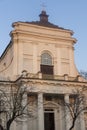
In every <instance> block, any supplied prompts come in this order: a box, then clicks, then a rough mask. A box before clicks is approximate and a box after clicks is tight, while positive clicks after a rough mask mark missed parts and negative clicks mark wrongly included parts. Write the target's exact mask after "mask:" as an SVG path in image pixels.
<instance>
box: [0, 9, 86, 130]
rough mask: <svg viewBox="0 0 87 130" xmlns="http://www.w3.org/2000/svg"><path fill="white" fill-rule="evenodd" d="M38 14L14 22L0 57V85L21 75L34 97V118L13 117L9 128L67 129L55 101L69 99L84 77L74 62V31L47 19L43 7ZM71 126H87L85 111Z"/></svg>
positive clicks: (63, 111)
mask: <svg viewBox="0 0 87 130" xmlns="http://www.w3.org/2000/svg"><path fill="white" fill-rule="evenodd" d="M39 17H40V21H35V22H15V23H13V25H12V26H13V30H12V32H11V33H10V36H11V41H10V43H9V44H8V46H7V48H6V49H5V51H4V52H3V54H2V55H1V58H0V86H9V85H10V84H11V82H12V81H13V82H17V81H18V80H21V79H23V78H24V79H25V80H26V86H27V91H28V98H29V99H33V100H34V102H33V103H32V110H33V111H34V112H35V115H36V116H35V117H36V118H33V119H27V120H24V121H22V120H21V121H19V122H18V121H17V122H16V121H15V122H14V123H13V124H12V129H16V130H68V129H69V127H70V117H69V113H68V112H67V108H65V107H63V106H61V105H59V104H58V102H59V101H60V100H64V101H65V102H69V101H70V99H71V98H72V97H73V96H74V91H75V90H76V89H78V88H81V87H83V86H87V81H86V80H85V79H84V78H83V77H81V76H80V75H79V72H78V70H77V69H76V66H75V63H74V45H75V43H76V39H75V38H73V37H72V35H73V31H72V30H69V29H64V28H62V27H59V26H57V25H54V24H52V23H50V22H49V21H48V15H47V14H46V12H45V11H42V12H41V14H40V15H39ZM21 75H22V76H21ZM27 81H28V82H27ZM74 130H86V125H85V120H84V113H83V114H82V115H81V116H80V117H79V119H78V121H77V122H76V125H75V128H74Z"/></svg>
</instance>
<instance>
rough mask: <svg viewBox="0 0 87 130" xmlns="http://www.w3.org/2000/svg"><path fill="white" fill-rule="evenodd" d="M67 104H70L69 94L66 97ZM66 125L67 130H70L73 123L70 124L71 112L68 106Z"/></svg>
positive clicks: (66, 108) (66, 109)
mask: <svg viewBox="0 0 87 130" xmlns="http://www.w3.org/2000/svg"><path fill="white" fill-rule="evenodd" d="M64 100H65V103H69V94H66V95H65V97H64ZM65 123H66V130H69V128H70V125H71V122H70V111H69V109H68V107H67V106H65Z"/></svg>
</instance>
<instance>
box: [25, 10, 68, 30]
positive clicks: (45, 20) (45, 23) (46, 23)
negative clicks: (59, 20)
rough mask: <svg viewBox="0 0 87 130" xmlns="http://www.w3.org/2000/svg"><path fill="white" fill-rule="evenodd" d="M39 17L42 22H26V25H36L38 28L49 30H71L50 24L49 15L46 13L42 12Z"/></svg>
mask: <svg viewBox="0 0 87 130" xmlns="http://www.w3.org/2000/svg"><path fill="white" fill-rule="evenodd" d="M39 17H40V21H32V22H26V23H29V24H34V25H38V26H44V27H49V28H57V29H63V30H69V29H64V28H63V27H59V26H58V25H55V24H53V23H50V22H49V21H48V17H49V15H47V14H46V11H43V10H42V12H41V14H40V15H39Z"/></svg>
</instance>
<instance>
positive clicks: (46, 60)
mask: <svg viewBox="0 0 87 130" xmlns="http://www.w3.org/2000/svg"><path fill="white" fill-rule="evenodd" d="M41 64H42V65H52V57H51V56H50V55H49V54H48V53H43V54H42V55H41Z"/></svg>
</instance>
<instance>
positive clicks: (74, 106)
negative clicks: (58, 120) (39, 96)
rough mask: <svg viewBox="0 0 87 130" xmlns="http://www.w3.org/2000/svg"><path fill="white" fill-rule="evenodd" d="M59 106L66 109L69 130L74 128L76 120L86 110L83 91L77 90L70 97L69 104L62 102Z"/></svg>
mask: <svg viewBox="0 0 87 130" xmlns="http://www.w3.org/2000/svg"><path fill="white" fill-rule="evenodd" d="M59 104H60V105H63V106H65V107H66V108H67V110H68V114H70V119H71V120H70V122H71V124H70V128H69V130H72V129H73V128H74V127H75V123H76V120H77V119H78V117H79V116H80V114H81V113H82V112H84V111H85V110H87V105H86V104H85V95H84V94H83V91H79V90H77V93H75V94H74V95H73V97H71V100H70V102H69V103H67V102H64V101H62V102H61V103H59ZM65 116H66V115H65Z"/></svg>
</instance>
